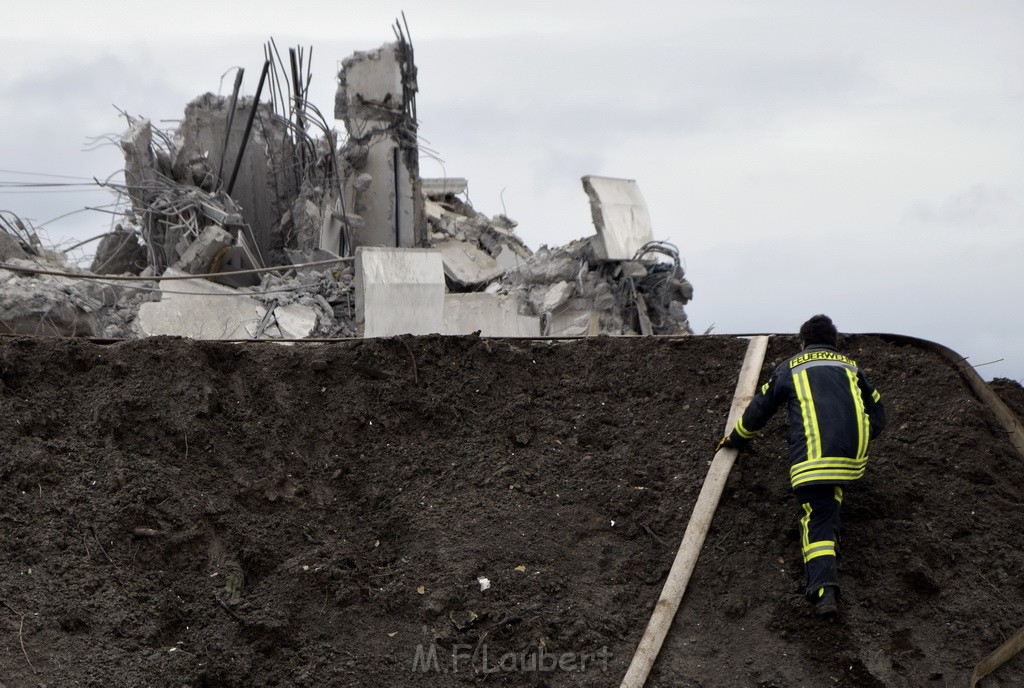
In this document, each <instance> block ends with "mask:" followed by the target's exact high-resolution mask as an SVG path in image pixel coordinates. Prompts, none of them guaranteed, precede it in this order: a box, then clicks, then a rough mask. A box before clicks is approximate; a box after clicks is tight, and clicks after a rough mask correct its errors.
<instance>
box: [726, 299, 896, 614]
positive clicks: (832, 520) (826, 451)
mask: <svg viewBox="0 0 1024 688" xmlns="http://www.w3.org/2000/svg"><path fill="white" fill-rule="evenodd" d="M837 340H838V333H837V331H836V326H835V325H834V324H833V323H832V320H831V319H830V318H829V317H828V316H827V315H815V316H814V317H813V318H811V319H810V320H808V321H807V322H805V323H804V324H803V325H801V327H800V347H801V351H800V353H798V354H797V355H795V356H793V357H792V358H790V359H789V360H787V361H785V362H784V363H783V364H782V365H780V366H779V367H778V368H776V369H775V372H773V373H772V376H771V378H770V379H769V380H768V382H766V383H765V384H764V385H763V386H762V387H761V388H760V389H759V390H758V392H757V393H756V394H755V395H754V398H753V399H752V400H751V402H750V405H748V406H747V408H746V410H745V411H744V412H743V416H742V417H741V418H740V420H738V421H737V422H736V426H735V427H734V428H733V430H732V432H730V433H729V434H728V435H726V436H725V437H723V438H722V439H721V440H720V441H719V442H718V445H717V447H716V448H715V449H716V451H717V450H718V449H721V448H722V447H729V448H733V449H743V448H744V447H745V446H746V445H747V444H748V443H749V442H750V441H751V440H752V439H753V438H754V436H755V435H756V434H757V433H758V431H760V430H761V429H762V428H763V427H764V426H765V424H766V423H767V422H768V420H769V419H770V418H771V417H772V415H773V414H774V413H775V411H776V410H777V409H778V408H779V406H781V405H783V404H786V406H787V408H788V409H789V460H790V468H789V476H790V482H791V483H792V486H793V492H794V494H795V495H796V498H797V501H798V502H799V503H800V507H801V509H802V516H801V518H800V544H801V550H802V554H803V560H804V570H805V572H806V574H807V584H806V588H805V594H806V595H807V598H808V599H809V600H810V601H811V602H812V603H813V604H814V607H815V610H816V611H817V613H818V614H821V615H824V616H830V615H834V614H835V613H836V611H837V606H836V605H837V603H838V593H839V578H838V573H837V571H836V546H837V543H838V537H839V512H840V507H841V506H842V503H843V488H844V487H845V486H846V485H848V484H849V483H851V482H853V481H855V480H858V479H859V478H860V477H861V476H863V475H864V468H865V467H866V465H867V462H868V446H869V443H870V442H871V440H873V439H874V438H876V437H877V436H878V435H879V433H881V432H882V430H883V429H884V428H885V408H884V407H883V406H882V402H881V396H880V395H879V393H878V391H877V390H875V389H874V388H873V387H872V386H871V385H870V384H869V383H868V380H867V378H866V377H865V376H864V373H863V371H861V370H860V369H859V368H858V367H857V364H856V363H855V362H853V361H852V360H850V359H849V358H847V357H846V356H844V355H843V354H841V353H839V352H838V351H837V348H836V347H837V343H838V342H837Z"/></svg>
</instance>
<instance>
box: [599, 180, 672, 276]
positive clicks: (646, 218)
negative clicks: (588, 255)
mask: <svg viewBox="0 0 1024 688" xmlns="http://www.w3.org/2000/svg"><path fill="white" fill-rule="evenodd" d="M583 190H584V191H586V192H587V196H588V197H589V198H590V213H591V215H592V216H593V218H594V227H595V228H596V229H597V233H598V236H599V237H600V239H601V240H600V241H598V242H594V243H595V249H596V251H597V252H598V253H603V255H598V257H599V258H602V259H605V260H630V259H632V258H633V256H634V255H635V254H636V252H637V251H638V250H640V248H641V247H642V246H643V245H644V244H646V243H648V242H650V241H654V230H653V229H652V228H651V216H650V214H649V213H648V212H647V202H646V201H645V200H644V197H643V195H642V194H641V193H640V187H639V186H638V185H637V183H636V181H635V180H633V179H614V178H612V177H597V176H592V175H591V176H586V177H583Z"/></svg>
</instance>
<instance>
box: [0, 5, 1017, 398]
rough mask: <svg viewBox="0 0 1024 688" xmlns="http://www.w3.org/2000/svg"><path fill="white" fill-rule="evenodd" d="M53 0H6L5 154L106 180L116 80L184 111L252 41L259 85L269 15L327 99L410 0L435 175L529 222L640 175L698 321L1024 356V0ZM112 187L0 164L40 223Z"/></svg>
mask: <svg viewBox="0 0 1024 688" xmlns="http://www.w3.org/2000/svg"><path fill="white" fill-rule="evenodd" d="M38 4H39V5H40V7H29V6H28V5H29V3H22V2H14V1H13V0H0V9H2V10H3V16H4V21H3V23H2V25H0V58H2V59H0V92H2V93H3V97H2V98H0V121H2V122H3V126H2V127H0V151H2V157H0V169H4V170H17V171H28V172H39V173H48V174H64V175H71V176H84V177H92V176H97V177H100V178H104V177H107V176H108V175H110V174H111V173H113V172H115V171H116V170H118V169H119V168H120V166H121V164H122V160H121V156H120V153H119V151H118V150H117V149H116V148H115V147H113V146H111V145H107V146H102V147H100V148H98V149H96V150H94V151H91V152H82V150H83V148H85V147H86V140H87V138H88V137H93V136H99V135H102V134H116V133H119V132H120V131H121V130H122V129H123V121H121V120H119V117H118V114H117V111H116V110H115V109H114V107H113V106H114V105H116V106H118V107H120V108H123V109H125V110H127V111H129V112H131V113H132V114H141V115H145V116H148V117H150V118H152V119H154V120H161V119H169V120H173V119H177V118H179V117H181V114H182V111H183V108H184V105H185V103H186V102H187V101H188V100H190V99H191V98H193V97H194V96H196V95H199V94H200V93H203V92H205V91H214V92H218V91H219V92H222V93H227V92H229V91H230V87H231V80H232V75H228V76H227V77H225V78H224V79H223V82H222V81H221V76H222V74H224V72H225V71H226V70H228V69H229V68H230V67H233V66H236V65H241V66H244V67H246V80H245V83H244V85H243V91H244V92H245V93H249V94H251V93H252V92H253V91H254V90H255V87H256V80H257V78H258V75H259V67H260V64H261V63H262V43H263V41H265V40H266V39H267V38H268V37H269V36H271V35H273V36H274V38H275V39H276V41H277V43H278V46H279V47H281V48H283V47H285V46H293V45H296V44H300V43H301V44H303V45H307V46H308V45H312V46H313V87H312V100H313V102H314V103H315V104H317V105H318V106H319V107H320V108H321V110H323V111H324V112H325V114H328V115H330V114H331V112H332V110H333V94H334V90H335V79H334V76H335V72H336V71H337V66H338V62H339V61H340V60H341V59H342V58H343V57H345V56H347V55H349V54H350V53H352V52H353V51H355V50H362V49H367V48H371V47H375V46H377V45H380V44H381V43H384V42H385V41H388V40H391V39H392V33H391V28H390V25H391V23H392V21H393V20H394V18H395V17H396V16H397V15H398V14H399V12H400V11H401V10H402V9H404V10H405V12H406V16H407V18H408V20H409V25H410V29H411V32H412V37H413V42H414V44H415V47H416V58H417V64H418V66H419V74H420V94H419V97H418V106H419V115H420V118H421V120H422V125H421V131H420V133H421V135H422V137H423V138H424V139H425V140H426V141H427V142H429V146H430V147H431V148H433V149H435V150H437V151H439V153H440V155H441V157H442V158H443V160H444V167H443V169H442V167H441V165H440V164H438V163H436V162H433V161H429V160H426V159H424V160H423V162H422V172H423V174H424V175H426V176H441V175H442V174H444V173H445V172H447V174H448V175H451V176H463V177H467V178H468V179H469V180H470V197H471V200H472V201H473V204H474V206H475V207H476V208H477V209H478V210H481V211H483V212H486V213H489V214H495V213H499V212H502V210H503V207H504V209H505V210H507V212H508V214H509V216H511V217H512V218H514V219H516V220H518V221H519V223H520V226H519V229H518V231H519V233H520V235H521V236H522V238H523V239H524V240H525V241H526V242H527V244H529V245H530V246H531V247H533V248H537V247H539V246H540V245H541V244H543V243H548V244H561V243H565V242H567V241H569V240H571V239H574V238H577V237H580V236H584V235H587V234H592V233H593V227H592V225H591V224H590V213H589V208H588V205H587V199H586V196H585V194H584V193H583V191H582V188H581V185H580V177H581V176H582V175H584V174H602V175H608V176H615V177H628V178H634V179H636V180H637V181H638V182H639V184H640V188H641V190H642V191H643V193H644V195H645V197H646V199H647V202H648V205H649V206H650V212H651V217H652V221H653V223H654V228H655V234H656V235H657V238H659V239H666V240H669V241H672V242H673V243H675V244H676V245H677V246H678V247H679V249H680V252H681V253H682V255H683V257H684V259H685V262H686V266H687V269H688V276H689V277H690V279H691V280H692V281H693V283H694V286H695V290H696V293H695V296H694V301H693V302H692V303H691V304H690V306H689V307H688V312H689V314H690V317H691V321H692V323H693V325H694V328H695V329H696V330H698V331H703V330H704V329H706V328H707V327H709V326H710V325H712V324H714V326H715V331H716V332H723V333H724V332H750V331H781V332H792V331H794V330H795V329H796V328H797V327H798V326H799V324H800V323H801V322H802V321H803V320H804V319H805V318H806V317H808V316H809V315H812V314H814V313H817V312H826V313H829V314H831V315H832V317H833V318H834V320H835V321H836V323H837V325H838V326H839V327H840V329H842V330H846V331H885V332H900V333H905V334H911V335H916V336H920V337H924V338H927V339H933V340H936V341H940V342H942V343H945V344H947V345H948V346H951V347H952V348H954V349H956V350H957V351H959V352H960V353H961V354H963V355H965V356H968V357H969V360H970V361H971V362H972V363H975V364H979V363H985V362H988V361H992V360H995V359H1000V358H1002V359H1005V360H1004V361H1003V362H1001V363H994V364H992V365H987V366H984V367H982V368H980V372H981V373H982V374H983V375H984V376H985V377H986V378H990V377H993V376H1005V377H1011V378H1014V379H1017V380H1021V379H1024V319H1022V318H1021V317H1020V313H1021V305H1020V303H1021V301H1022V300H1024V269H1022V266H1024V117H1022V115H1024V41H1021V40H1020V36H1021V35H1024V3H1020V2H1018V1H1016V0H973V1H970V2H968V1H967V0H960V1H948V2H935V1H934V0H904V1H903V2H899V3H893V2H881V1H873V0H862V1H861V2H857V3H849V2H838V1H829V0H815V1H806V2H805V1H803V0H787V1H786V2H774V1H771V0H757V1H749V2H745V1H740V0H726V1H720V2H714V3H711V2H700V3H698V2H662V1H644V0H633V1H632V2H606V1H604V0H589V1H587V2H577V1H575V0H573V1H568V2H567V1H564V0H560V1H559V2H557V3H554V2H529V1H523V0H520V1H518V2H514V3H510V2H500V3H499V2H492V1H490V0H475V1H473V0H467V1H464V2H457V1H455V0H449V1H445V0H431V1H430V2H422V1H421V2H412V1H410V0H407V1H406V2H404V3H392V2H388V1H384V0H382V1H380V2H375V3H346V2H338V1H337V0H335V1H332V2H322V3H311V2H290V3H273V2H262V1H261V2H246V3H224V2H212V1H209V0H208V1H207V2H178V3H175V4H174V5H173V6H172V5H167V4H161V5H158V4H156V3H151V2H138V1H136V2H131V3H128V2H105V3H102V9H96V8H95V7H93V6H92V3H81V2H59V1H57V0H51V1H49V2H45V3H38ZM164 125H165V126H173V123H170V122H168V123H165V124H164ZM338 126H339V127H340V123H339V125H338ZM27 179H29V178H27V177H22V176H17V175H11V174H9V173H0V180H4V181H11V180H18V181H26V180H27ZM110 200H111V198H110V196H109V195H107V194H104V193H96V192H90V193H87V194H85V195H82V194H77V193H68V192H67V191H65V190H63V189H62V190H61V191H60V192H59V193H31V194H29V193H13V192H12V190H11V189H10V188H2V189H0V209H10V210H14V211H16V212H18V213H19V214H21V215H24V216H26V217H30V218H32V219H33V220H34V221H36V222H43V221H46V220H48V219H50V218H52V217H54V216H57V215H60V214H62V213H64V212H68V211H71V210H74V209H76V208H80V207H82V206H83V205H86V204H96V205H99V204H104V203H109V202H110ZM503 204H504V206H503ZM108 225H109V216H107V215H103V214H102V213H96V212H92V213H79V214H76V215H72V216H71V217H68V218H66V219H64V220H60V221H57V222H54V223H52V224H50V225H48V226H47V230H48V232H49V236H50V238H51V239H53V240H60V239H64V238H66V237H68V236H76V237H87V236H91V235H93V234H97V233H99V232H101V231H104V230H105V229H106V228H107V226H108Z"/></svg>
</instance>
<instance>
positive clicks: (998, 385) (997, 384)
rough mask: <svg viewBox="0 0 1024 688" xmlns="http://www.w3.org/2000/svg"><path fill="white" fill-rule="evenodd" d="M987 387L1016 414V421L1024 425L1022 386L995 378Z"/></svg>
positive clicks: (1011, 381)
mask: <svg viewBox="0 0 1024 688" xmlns="http://www.w3.org/2000/svg"><path fill="white" fill-rule="evenodd" d="M988 386H989V387H991V388H992V391H994V392H995V393H996V394H998V395H999V398H1000V399H1002V400H1003V403H1004V404H1006V405H1007V406H1008V407H1009V408H1010V410H1011V411H1013V412H1014V413H1015V414H1017V419H1018V420H1020V422H1022V423H1024V386H1022V385H1021V384H1020V383H1019V382H1017V381H1016V380H1011V379H1009V378H1006V377H997V378H995V379H994V380H992V381H991V382H989V383H988Z"/></svg>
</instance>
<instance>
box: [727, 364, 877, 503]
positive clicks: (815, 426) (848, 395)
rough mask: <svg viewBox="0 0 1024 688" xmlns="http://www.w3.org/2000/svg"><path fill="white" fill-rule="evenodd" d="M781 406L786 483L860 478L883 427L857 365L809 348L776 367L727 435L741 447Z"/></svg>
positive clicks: (825, 482) (872, 394) (831, 482)
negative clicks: (785, 425)
mask: <svg viewBox="0 0 1024 688" xmlns="http://www.w3.org/2000/svg"><path fill="white" fill-rule="evenodd" d="M783 403H785V404H786V405H787V406H788V408H789V460H790V469H789V474H790V481H791V482H792V485H793V487H794V488H797V487H801V486H804V485H841V484H844V483H848V482H851V481H853V480H857V479H858V478H860V477H861V476H863V475H864V468H865V467H866V466H867V462H868V444H869V442H870V441H871V440H872V439H874V438H875V437H877V436H878V434H879V433H881V432H882V430H883V429H884V428H885V407H883V406H882V401H881V396H880V395H879V393H878V392H877V391H876V390H875V389H874V388H872V387H871V385H870V384H869V383H868V381H867V378H866V377H865V376H864V373H863V372H862V371H861V370H860V369H858V368H857V364H856V363H854V362H853V361H851V360H850V359H849V358H847V357H846V356H844V355H842V354H840V353H839V352H837V351H836V350H835V349H834V348H832V347H830V346H824V345H817V344H816V345H812V346H808V347H807V348H805V349H804V350H803V351H801V352H800V353H799V354H797V355H796V356H793V357H792V358H790V359H789V360H788V361H786V362H785V363H783V364H782V365H780V366H779V367H778V368H776V369H775V372H774V373H772V376H771V378H770V379H769V380H768V382H766V383H765V384H764V385H763V386H762V387H761V388H760V389H759V390H758V392H757V394H755V395H754V399H753V400H752V401H751V402H750V405H749V406H747V409H746V411H744V412H743V416H742V417H741V418H740V420H739V421H737V423H736V427H735V428H733V431H732V432H731V433H730V440H731V443H733V444H736V445H738V446H743V445H744V444H746V443H747V442H749V441H750V440H751V439H753V437H754V435H756V434H757V433H758V432H759V431H760V430H761V429H762V428H763V427H764V426H765V424H766V423H767V422H768V420H769V419H770V418H771V417H772V415H773V414H774V413H775V411H776V410H777V409H778V408H779V406H781V405H782V404H783Z"/></svg>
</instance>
